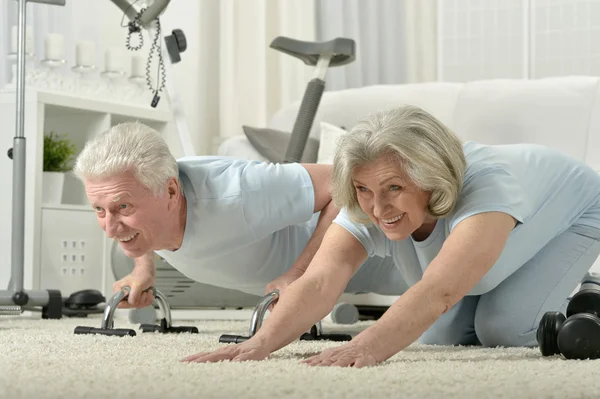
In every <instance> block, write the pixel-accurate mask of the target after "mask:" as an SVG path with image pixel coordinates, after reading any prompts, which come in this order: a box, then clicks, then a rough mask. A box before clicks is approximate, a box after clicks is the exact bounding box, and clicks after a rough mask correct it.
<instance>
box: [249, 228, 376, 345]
mask: <svg viewBox="0 0 600 399" xmlns="http://www.w3.org/2000/svg"><path fill="white" fill-rule="evenodd" d="M366 258H367V252H366V250H365V249H364V247H363V246H362V244H361V243H360V242H359V241H358V240H357V239H356V238H355V237H354V236H353V235H352V234H350V233H349V232H348V231H347V230H346V229H344V228H343V227H341V226H339V225H337V224H335V223H334V224H332V225H331V226H330V228H329V229H328V230H327V232H326V234H325V237H324V238H323V243H322V245H321V247H320V248H319V250H318V251H317V253H316V254H315V256H314V258H313V260H312V262H311V264H310V267H309V268H308V270H307V271H306V273H304V275H303V276H302V277H300V278H299V279H297V280H296V281H295V282H293V283H292V284H290V286H289V287H288V288H287V290H286V294H285V295H284V296H282V297H281V298H280V299H279V301H278V303H277V306H276V307H275V309H274V311H273V313H271V314H270V315H269V317H267V319H266V320H265V322H264V323H263V325H262V327H261V328H260V330H258V332H257V333H256V335H255V336H254V337H253V338H252V340H254V341H256V342H259V343H260V345H261V346H263V347H265V348H268V351H269V352H274V351H276V350H278V349H280V348H282V347H284V346H286V345H287V344H289V343H290V342H292V341H294V340H295V339H297V338H298V337H299V336H300V335H302V334H303V333H304V332H306V331H307V330H308V329H309V328H310V327H312V326H313V325H314V324H315V323H317V322H318V321H320V320H321V319H323V317H325V316H326V315H327V314H328V313H329V312H330V311H331V309H332V308H333V307H334V306H335V303H336V301H337V300H338V298H339V297H340V295H341V294H342V293H343V292H344V289H345V288H346V286H347V285H348V282H349V281H350V279H351V278H352V276H353V275H354V273H355V272H356V270H358V267H359V266H360V265H361V264H362V263H363V262H364V261H365V259H366Z"/></svg>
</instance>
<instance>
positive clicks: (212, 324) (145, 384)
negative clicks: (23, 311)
mask: <svg viewBox="0 0 600 399" xmlns="http://www.w3.org/2000/svg"><path fill="white" fill-rule="evenodd" d="M173 324H174V325H196V326H197V327H198V328H199V329H200V334H194V335H191V334H186V335H163V334H147V333H144V334H142V333H138V335H137V336H136V337H126V338H118V337H106V336H91V335H74V334H73V329H74V327H75V326H77V325H84V326H93V327H99V326H100V319H99V318H93V319H89V318H88V319H62V320H41V319H39V317H35V316H32V317H27V316H21V317H0V397H2V398H34V397H39V398H161V399H163V398H198V399H200V398H244V399H246V398H302V399H312V398H388V397H398V398H400V397H401V398H465V397H466V398H511V399H515V398H550V397H554V398H598V397H600V387H599V386H598V384H597V380H598V376H600V362H595V361H567V360H563V359H561V358H559V357H555V358H552V359H550V358H543V357H542V356H541V355H540V354H539V352H538V351H537V350H534V349H482V348H460V347H433V346H427V347H426V346H418V345H413V346H411V347H409V348H407V349H405V350H404V351H402V352H401V353H399V354H397V355H396V356H394V357H393V358H392V359H390V360H389V361H387V362H385V363H384V364H382V365H379V366H377V367H372V368H365V369H348V368H331V367H328V368H314V367H309V366H306V365H302V364H299V360H300V359H302V358H303V357H305V356H307V355H308V354H310V353H314V352H316V351H319V350H322V349H323V348H326V347H329V346H332V345H339V344H338V343H331V342H306V341H302V342H295V343H293V344H292V345H290V346H288V347H287V348H284V349H282V350H281V351H279V352H277V353H275V354H273V355H272V357H271V358H270V359H269V360H266V361H262V362H244V363H217V364H185V363H180V362H179V359H181V358H183V357H185V356H187V355H190V354H193V353H196V352H199V351H206V350H211V349H216V348H218V347H219V346H220V345H221V344H219V343H218V337H219V335H220V334H222V333H241V334H246V333H247V331H248V327H249V322H247V321H192V322H182V321H179V320H175V321H174V323H173ZM367 325H368V324H367V323H361V324H360V325H354V326H335V325H331V324H324V328H325V330H326V332H328V331H329V332H333V331H334V330H335V331H357V330H359V329H360V328H365V327H366V326H367ZM115 327H116V328H129V327H130V328H134V329H136V328H137V326H136V325H130V324H129V323H128V322H127V320H124V319H122V318H121V319H117V320H116V322H115Z"/></svg>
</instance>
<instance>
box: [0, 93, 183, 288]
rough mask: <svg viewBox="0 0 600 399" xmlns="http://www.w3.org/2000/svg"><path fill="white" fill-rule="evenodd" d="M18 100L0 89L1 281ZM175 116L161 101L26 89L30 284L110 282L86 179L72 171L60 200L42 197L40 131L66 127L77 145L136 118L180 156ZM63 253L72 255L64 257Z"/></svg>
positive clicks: (7, 248)
mask: <svg viewBox="0 0 600 399" xmlns="http://www.w3.org/2000/svg"><path fill="white" fill-rule="evenodd" d="M163 101H165V102H166V99H163ZM15 103H16V95H15V92H14V90H5V91H2V92H0V179H1V181H2V183H3V188H2V195H0V201H1V202H0V225H1V226H2V227H1V228H0V254H2V257H1V259H2V260H3V262H2V263H0V289H5V288H6V287H7V286H8V283H9V279H10V273H11V255H10V254H11V242H12V227H11V226H12V184H13V177H12V173H13V161H12V160H11V159H10V158H9V157H8V155H7V151H8V150H9V149H10V148H11V147H12V146H13V138H14V136H15V131H16V130H15V129H16V124H15V120H16V114H15ZM172 119H173V118H172V114H171V113H170V112H169V111H165V109H164V107H163V108H162V109H154V108H151V107H150V106H143V105H132V104H127V103H117V102H113V101H105V100H103V99H90V98H82V97H78V96H74V95H69V94H66V93H60V92H44V91H39V90H35V89H32V88H28V89H27V90H26V94H25V138H26V153H27V162H26V178H27V183H26V188H25V270H24V274H25V275H24V286H25V288H26V289H33V290H37V289H59V290H61V292H62V294H63V296H65V295H68V294H70V293H71V292H73V291H76V290H79V289H85V288H95V289H102V291H103V292H104V291H105V287H107V286H108V287H110V282H109V281H106V279H107V278H108V277H107V273H106V272H105V270H106V268H105V267H106V265H108V260H107V259H106V254H107V252H108V251H107V250H106V248H107V245H108V244H107V243H106V242H105V239H104V232H103V231H102V230H101V229H100V226H99V225H98V224H97V222H96V218H95V215H94V213H93V212H91V208H90V206H89V205H88V203H87V199H86V197H85V192H84V190H83V185H82V184H81V182H79V181H78V180H77V179H76V178H75V177H73V176H72V175H70V174H67V176H66V179H65V185H64V192H63V200H62V204H60V205H48V204H43V203H42V195H41V193H42V178H43V173H42V172H43V171H42V167H43V135H44V134H45V133H49V132H50V131H53V132H55V133H58V134H66V135H68V136H69V137H70V138H71V139H72V140H73V142H74V144H75V146H76V147H77V149H78V151H79V150H81V149H82V148H83V146H84V144H85V142H86V141H87V140H88V139H89V138H90V137H92V136H93V135H94V134H96V133H99V132H102V131H104V130H106V129H108V128H110V127H111V126H114V125H116V124H118V123H121V122H125V121H134V120H138V121H140V122H142V123H145V124H148V125H150V126H151V127H153V128H155V129H156V130H158V131H159V132H161V133H162V134H163V136H164V138H165V140H166V141H167V143H168V144H169V147H170V148H171V152H172V153H173V155H174V156H175V157H176V158H178V157H181V156H183V151H182V149H181V145H180V144H179V140H178V136H177V131H176V128H175V123H174V121H173V120H172ZM63 241H67V247H66V248H62V245H63ZM73 244H75V247H72V245H73ZM82 246H83V247H82ZM63 255H66V256H67V259H66V260H64V261H63ZM82 256H83V258H82ZM73 257H74V258H73ZM110 277H112V276H110ZM103 288H104V289H103Z"/></svg>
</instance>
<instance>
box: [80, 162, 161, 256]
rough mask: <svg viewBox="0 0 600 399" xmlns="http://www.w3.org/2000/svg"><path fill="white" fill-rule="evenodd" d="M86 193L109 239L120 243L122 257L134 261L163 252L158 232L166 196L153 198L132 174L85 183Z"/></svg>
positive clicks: (159, 231) (86, 181) (127, 173)
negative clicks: (149, 253)
mask: <svg viewBox="0 0 600 399" xmlns="http://www.w3.org/2000/svg"><path fill="white" fill-rule="evenodd" d="M84 185H85V192H86V195H87V197H88V200H89V201H90V203H91V204H92V207H93V208H94V210H95V211H96V216H97V218H98V223H99V224H100V227H102V230H104V231H105V232H106V236H107V237H108V238H112V239H114V240H116V241H118V242H119V244H120V245H121V247H122V248H123V251H124V252H125V255H127V256H129V257H132V258H137V257H139V256H142V255H144V254H145V253H147V252H149V251H151V250H157V249H163V248H160V246H161V241H162V240H161V233H163V231H164V227H165V224H166V223H165V222H166V221H167V218H168V217H169V209H170V201H169V195H168V193H164V194H163V195H161V196H155V195H154V194H153V193H152V192H151V191H150V190H148V189H147V188H146V187H145V186H143V185H142V184H140V183H139V182H138V181H137V180H136V179H135V178H134V176H133V174H131V173H129V172H126V173H122V174H119V175H116V176H112V177H107V178H101V179H93V180H88V179H86V180H85V183H84Z"/></svg>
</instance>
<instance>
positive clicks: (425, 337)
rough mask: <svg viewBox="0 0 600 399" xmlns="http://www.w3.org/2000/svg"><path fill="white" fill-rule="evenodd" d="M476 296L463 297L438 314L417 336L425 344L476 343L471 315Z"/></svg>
mask: <svg viewBox="0 0 600 399" xmlns="http://www.w3.org/2000/svg"><path fill="white" fill-rule="evenodd" d="M478 300H479V298H478V297H465V298H463V299H462V300H461V301H460V302H458V303H457V304H456V305H454V306H453V307H452V308H451V309H450V310H449V311H448V312H446V313H444V314H443V315H442V316H440V317H439V318H438V319H437V320H436V322H435V323H434V324H433V325H432V326H431V327H429V329H428V330H427V331H425V333H423V334H422V335H421V337H420V338H419V343H421V344H425V345H478V344H479V342H478V341H477V337H476V336H475V331H474V329H473V317H474V314H475V309H476V308H477V302H478Z"/></svg>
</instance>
